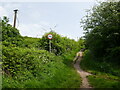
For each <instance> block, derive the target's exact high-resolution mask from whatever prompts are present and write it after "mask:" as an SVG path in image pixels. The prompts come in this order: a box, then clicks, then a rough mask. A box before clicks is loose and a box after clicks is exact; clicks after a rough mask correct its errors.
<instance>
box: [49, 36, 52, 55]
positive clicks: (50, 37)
mask: <svg viewBox="0 0 120 90" xmlns="http://www.w3.org/2000/svg"><path fill="white" fill-rule="evenodd" d="M52 37H53V36H52V34H48V39H49V52H50V53H51V39H52Z"/></svg>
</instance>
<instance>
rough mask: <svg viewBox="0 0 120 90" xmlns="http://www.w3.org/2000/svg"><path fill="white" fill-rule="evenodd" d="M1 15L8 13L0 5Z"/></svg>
mask: <svg viewBox="0 0 120 90" xmlns="http://www.w3.org/2000/svg"><path fill="white" fill-rule="evenodd" d="M3 16H8V13H7V11H6V9H5V8H3V7H2V6H0V17H3Z"/></svg>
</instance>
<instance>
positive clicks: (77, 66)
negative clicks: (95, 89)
mask: <svg viewBox="0 0 120 90" xmlns="http://www.w3.org/2000/svg"><path fill="white" fill-rule="evenodd" d="M79 53H81V52H79ZM77 55H78V54H77ZM76 57H77V56H76ZM76 57H75V58H76ZM81 59H82V57H79V58H78V59H77V61H76V63H75V64H74V67H75V69H76V70H77V72H78V73H79V74H80V76H81V78H82V85H81V86H80V88H92V87H91V86H90V84H89V82H88V80H87V78H86V76H88V75H91V74H90V73H88V72H85V71H83V70H82V69H81V68H80V61H81Z"/></svg>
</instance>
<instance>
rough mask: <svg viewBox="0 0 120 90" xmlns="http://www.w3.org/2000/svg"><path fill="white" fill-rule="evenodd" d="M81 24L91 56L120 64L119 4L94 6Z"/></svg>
mask: <svg viewBox="0 0 120 90" xmlns="http://www.w3.org/2000/svg"><path fill="white" fill-rule="evenodd" d="M82 23H83V24H84V25H83V28H84V30H85V31H86V36H85V38H86V41H85V43H86V45H87V47H88V49H89V50H90V51H91V52H92V54H93V56H94V57H95V58H101V59H99V60H101V61H103V60H105V61H106V60H107V61H110V60H111V61H112V62H117V63H120V60H119V59H120V57H119V54H118V53H120V50H119V47H120V43H119V41H120V30H119V29H120V2H103V3H100V5H97V6H94V7H93V8H92V11H89V12H88V15H87V16H86V19H84V20H83V21H82ZM115 56H116V57H115Z"/></svg>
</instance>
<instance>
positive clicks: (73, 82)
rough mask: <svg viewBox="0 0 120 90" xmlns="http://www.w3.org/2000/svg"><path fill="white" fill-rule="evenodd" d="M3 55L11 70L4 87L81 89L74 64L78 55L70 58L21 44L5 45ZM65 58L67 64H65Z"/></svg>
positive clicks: (4, 77)
mask: <svg viewBox="0 0 120 90" xmlns="http://www.w3.org/2000/svg"><path fill="white" fill-rule="evenodd" d="M11 51H12V52H11ZM3 54H4V57H3V61H4V63H3V64H4V66H3V67H4V68H3V69H4V70H5V71H6V73H7V72H8V74H5V73H4V75H3V88H79V86H80V83H81V79H80V76H79V75H78V74H77V72H76V70H75V69H74V68H73V67H72V65H71V61H72V60H73V58H74V55H73V57H70V56H69V55H67V54H66V55H65V57H66V58H65V57H63V56H56V55H54V54H53V53H49V52H47V51H45V50H37V49H34V48H33V49H29V48H19V47H12V48H8V47H3ZM65 60H67V62H68V63H67V64H65V63H64V62H66V61H65ZM68 64H69V65H68ZM13 66H14V68H13ZM6 67H9V68H11V69H8V68H6Z"/></svg>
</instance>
